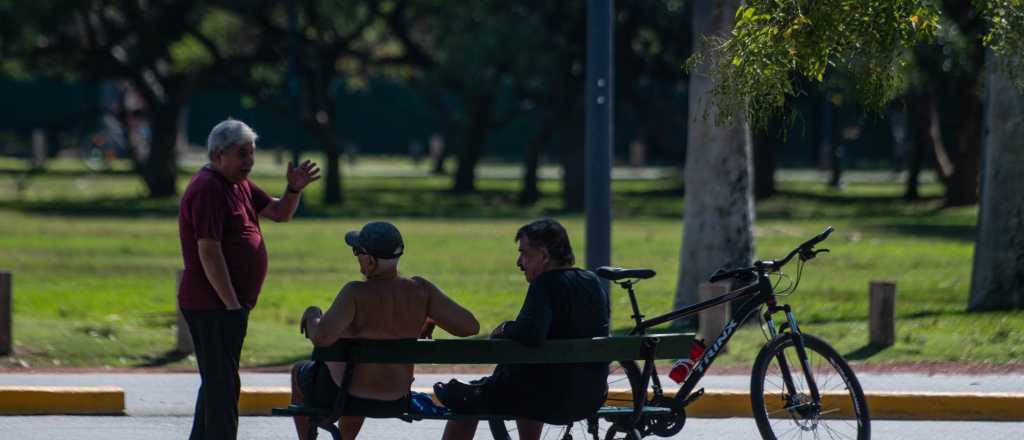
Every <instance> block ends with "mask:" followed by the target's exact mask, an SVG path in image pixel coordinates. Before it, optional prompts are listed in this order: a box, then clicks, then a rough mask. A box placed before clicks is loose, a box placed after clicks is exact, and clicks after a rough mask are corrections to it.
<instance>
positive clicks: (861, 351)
mask: <svg viewBox="0 0 1024 440" xmlns="http://www.w3.org/2000/svg"><path fill="white" fill-rule="evenodd" d="M887 348H889V347H883V346H880V345H873V344H868V345H865V346H863V347H861V348H858V349H856V350H853V351H851V352H849V353H846V354H844V355H843V357H844V358H846V360H848V361H862V360H865V359H869V358H871V357H872V356H874V355H876V354H878V353H881V352H883V351H885V349H887Z"/></svg>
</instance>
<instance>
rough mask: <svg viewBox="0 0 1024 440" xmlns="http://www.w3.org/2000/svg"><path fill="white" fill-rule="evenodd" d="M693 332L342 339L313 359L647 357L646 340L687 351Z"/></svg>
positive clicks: (674, 353) (668, 353)
mask: <svg viewBox="0 0 1024 440" xmlns="http://www.w3.org/2000/svg"><path fill="white" fill-rule="evenodd" d="M693 337H694V335H693V333H671V334H656V335H645V336H613V337H606V338H587V339H553V340H548V341H545V342H544V343H543V344H541V345H540V346H538V347H527V346H525V345H522V344H520V343H518V342H515V341H511V340H501V339H498V340H495V339H419V340H413V339H403V340H388V341H385V340H372V341H371V340H355V339H345V340H340V341H338V342H337V343H335V344H334V345H332V346H330V347H317V348H316V349H314V350H313V359H314V360H320V361H335V362H363V363H414V364H502V363H517V364H537V363H540V364H547V363H576V362H609V361H612V360H637V359H644V355H643V352H644V350H643V341H644V340H645V339H646V338H656V339H657V341H658V344H657V349H656V352H655V359H676V358H681V357H686V356H688V355H689V352H690V344H691V343H692V342H693Z"/></svg>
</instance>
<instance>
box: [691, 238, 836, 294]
mask: <svg viewBox="0 0 1024 440" xmlns="http://www.w3.org/2000/svg"><path fill="white" fill-rule="evenodd" d="M834 230H835V229H833V228H832V227H831V226H829V227H826V228H825V230H824V231H822V232H821V233H820V234H818V235H815V236H814V237H812V238H811V239H810V240H807V241H805V242H803V243H801V244H800V246H797V247H796V248H795V249H793V250H792V251H790V252H789V254H788V255H786V258H783V259H781V260H764V261H755V262H754V265H753V266H750V267H744V268H741V269H733V270H729V271H723V270H722V269H718V270H717V271H715V273H714V274H712V275H711V278H710V279H709V280H708V281H710V282H712V283H714V282H718V281H721V280H725V279H729V278H737V277H740V278H741V280H742V279H743V278H746V279H747V281H753V277H751V276H743V275H752V272H755V271H756V272H774V271H777V270H779V269H782V266H785V265H786V263H789V260H792V259H793V257H794V256H796V255H800V259H801V260H803V261H807V260H810V259H812V258H814V257H815V256H817V255H818V254H819V253H822V252H828V249H822V250H818V251H816V250H814V245H816V244H818V243H821V242H823V241H825V239H827V238H828V236H829V235H831V234H832V231H834Z"/></svg>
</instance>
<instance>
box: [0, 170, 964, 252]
mask: <svg viewBox="0 0 1024 440" xmlns="http://www.w3.org/2000/svg"><path fill="white" fill-rule="evenodd" d="M492 184H493V182H490V181H481V186H487V185H492ZM272 192H273V191H272ZM344 199H345V200H344V203H343V204H340V205H325V204H324V203H323V202H322V193H320V192H319V189H316V190H313V191H309V192H307V194H306V195H305V196H304V202H303V203H304V204H303V208H302V212H301V213H300V214H299V217H301V218H366V217H383V218H386V217H407V218H466V219H473V218H482V219H495V218H534V217H539V216H565V215H578V214H579V213H577V212H572V211H567V210H565V209H564V200H563V195H562V193H561V192H558V191H554V190H552V191H546V192H544V193H543V194H542V196H541V198H540V199H539V201H538V202H537V203H535V204H532V205H529V206H526V205H522V204H520V203H519V188H518V185H515V184H507V185H506V184H502V186H501V187H500V188H482V189H478V190H477V191H475V192H473V193H469V194H456V193H453V192H451V191H449V190H448V189H447V184H444V185H441V186H438V185H437V184H436V182H431V181H429V180H416V179H397V180H396V179H384V178H381V179H373V178H367V179H355V180H348V181H346V182H345V187H344ZM940 202H941V200H940V199H938V198H927V199H923V200H922V201H918V202H912V203H908V202H906V201H904V200H903V199H902V198H901V197H896V196H857V195H848V194H843V193H819V192H814V191H792V190H789V191H780V192H779V193H778V194H777V195H776V196H775V197H773V198H771V199H768V200H765V201H759V202H758V206H757V218H758V219H764V220H784V219H792V218H814V217H822V216H825V217H828V218H832V219H848V218H859V219H865V218H872V217H876V218H877V217H887V218H893V220H894V222H892V226H891V228H890V226H889V223H890V222H887V224H886V226H884V227H883V228H884V229H891V230H893V231H894V232H900V231H903V232H907V233H912V234H921V235H924V236H947V235H944V234H950V235H949V236H952V237H955V238H956V239H964V240H967V239H973V235H974V228H973V227H972V226H962V225H929V224H927V222H928V219H927V217H931V216H936V215H939V214H941V213H942V209H941V203H940ZM612 206H614V209H615V210H614V215H615V217H618V218H632V217H648V218H665V219H679V218H680V214H681V212H682V211H683V208H684V206H683V196H682V191H681V190H680V189H679V187H678V185H677V184H673V183H671V182H660V181H659V182H649V184H645V186H644V187H640V188H634V187H626V188H623V189H620V190H617V191H615V192H614V193H613V200H612ZM0 209H11V210H17V211H22V212H25V213H32V214H44V215H60V216H81V217H124V218H137V217H145V216H149V217H153V216H156V217H169V218H173V217H175V216H176V215H177V211H178V199H177V198H176V197H168V198H163V199H150V198H147V197H140V196H134V195H133V196H103V195H100V196H97V197H94V198H87V199H75V198H59V199H51V200H12V199H7V200H3V201H0ZM900 217H904V218H906V219H907V220H904V221H900V220H899V219H898V218H900ZM922 217H925V219H924V220H921V218H922Z"/></svg>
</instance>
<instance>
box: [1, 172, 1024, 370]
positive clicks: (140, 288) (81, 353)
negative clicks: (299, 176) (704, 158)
mask: <svg viewBox="0 0 1024 440" xmlns="http://www.w3.org/2000/svg"><path fill="white" fill-rule="evenodd" d="M267 162H270V161H267ZM16 165H17V163H15V162H13V161H10V160H8V161H7V162H3V161H0V225H2V228H3V233H2V234H0V268H3V269H7V270H10V271H12V272H13V274H14V286H15V287H14V310H15V315H14V339H15V344H16V350H17V354H16V355H15V356H13V357H9V358H3V359H0V366H2V365H17V364H22V365H31V366H33V367H55V366H60V367H67V366H113V367H131V366H144V365H169V366H172V367H177V366H188V365H192V364H194V361H193V360H192V359H190V358H185V359H179V360H173V359H167V358H166V354H167V353H168V351H169V350H170V349H171V348H172V347H173V346H174V337H175V329H174V325H175V319H174V317H175V316H174V307H175V305H174V304H175V284H174V273H175V270H176V269H177V268H178V267H180V265H181V256H180V249H179V243H178V234H177V221H176V219H177V217H176V205H177V202H176V200H155V201H154V200H146V199H143V198H140V194H142V193H143V187H142V185H141V183H140V181H139V179H137V178H136V177H134V176H132V175H130V174H124V173H120V174H119V173H107V174H90V173H83V172H79V171H77V170H76V169H75V167H74V165H73V164H72V165H68V164H64V165H62V167H61V168H58V169H59V171H58V172H53V173H49V174H40V175H34V176H32V177H30V178H28V179H27V180H26V179H25V177H24V176H23V175H22V174H19V173H17V172H13V171H11V169H12V168H13V167H14V166H16ZM364 166H365V167H368V168H371V167H374V166H376V167H385V168H386V167H387V166H388V163H387V162H386V161H385V162H383V163H374V162H372V161H371V162H369V163H368V164H366V165H358V166H356V167H347V168H346V171H347V174H346V179H345V195H346V198H347V201H346V204H345V205H343V206H340V207H325V206H322V205H321V204H319V202H318V201H319V198H320V188H319V185H316V186H315V187H314V188H311V190H310V191H308V193H307V195H306V201H307V205H306V207H305V211H304V213H303V215H302V216H301V217H300V218H299V219H297V220H295V221H294V222H292V223H288V224H273V223H271V222H269V221H267V222H265V223H264V233H265V236H266V241H267V246H268V249H269V253H270V270H269V273H268V275H267V279H266V283H265V285H264V289H263V293H262V295H261V297H260V303H259V305H258V306H257V308H256V309H255V310H254V311H253V313H252V315H251V321H250V327H249V329H250V331H249V336H248V338H247V341H246V346H245V351H244V353H243V356H242V362H243V364H244V365H245V366H250V367H251V366H268V365H284V364H288V363H290V362H291V361H293V360H295V359H299V358H304V357H306V356H307V355H308V352H309V345H308V342H306V341H305V340H304V339H303V338H302V337H301V336H300V335H299V333H298V331H297V330H298V329H297V325H298V318H299V315H300V313H301V312H302V310H303V309H304V308H305V307H306V306H307V305H310V304H318V305H320V306H326V305H328V304H329V302H330V301H331V300H332V298H333V296H334V295H335V293H336V292H337V290H338V289H339V287H340V286H341V285H342V284H344V283H345V282H346V281H348V280H352V279H356V278H357V277H358V275H359V274H358V270H357V266H356V264H355V260H354V258H353V257H352V255H351V253H350V252H349V250H348V249H347V248H346V247H345V246H344V244H343V242H342V235H343V234H344V232H345V231H348V230H351V229H356V228H358V227H359V226H361V225H362V224H363V223H364V222H366V221H368V220H372V219H388V220H391V221H393V222H394V223H395V224H397V225H398V226H399V228H400V229H401V230H402V232H403V235H404V236H405V240H406V245H407V253H406V256H405V257H403V258H402V271H403V272H404V273H406V274H417V275H422V276H425V277H427V278H430V279H431V280H433V281H434V282H435V283H437V284H438V285H439V286H441V287H442V288H443V289H444V290H445V291H446V292H448V294H449V295H451V296H452V297H453V298H455V299H456V300H457V301H459V302H460V303H463V304H464V305H466V306H467V307H469V308H470V310H472V311H473V312H474V313H475V314H476V315H477V317H478V318H479V319H480V321H481V323H482V324H483V326H484V328H485V329H489V328H491V327H493V326H494V325H496V324H498V323H499V322H501V321H502V320H505V319H511V318H513V317H514V315H515V313H516V311H517V310H518V306H519V305H520V304H521V301H522V298H523V294H524V292H525V290H526V283H525V281H524V280H523V277H522V275H521V274H520V272H519V271H518V269H517V268H516V267H515V258H516V251H515V249H516V248H515V243H513V237H512V236H513V234H514V232H515V230H516V228H517V227H518V226H519V225H521V224H522V223H524V222H526V221H528V220H529V219H531V218H534V217H537V216H541V215H553V216H556V217H558V218H559V219H560V220H563V221H564V222H565V223H566V225H567V227H568V228H569V230H570V232H571V233H572V238H573V240H574V243H575V244H576V252H577V255H579V256H581V257H582V256H583V255H584V254H585V252H584V249H585V243H584V242H583V232H584V230H583V220H582V218H581V217H580V216H578V215H566V214H563V213H561V212H560V211H559V209H560V208H559V207H560V206H561V202H560V195H559V193H558V191H559V189H560V185H559V183H558V182H557V181H544V182H543V184H542V189H543V190H544V191H545V196H544V197H543V198H542V200H541V201H540V202H539V203H538V204H537V205H535V206H532V207H529V208H524V207H519V206H516V204H515V203H514V201H515V198H516V195H517V190H518V186H519V183H518V181H516V180H514V179H502V178H488V177H486V176H487V167H484V170H483V172H482V174H483V175H484V176H485V177H484V178H482V179H481V181H480V185H479V186H480V188H481V191H480V192H479V193H478V194H474V195H469V196H456V195H452V194H449V193H447V192H445V191H443V190H444V189H445V188H447V185H448V184H449V181H448V179H447V178H442V177H417V178H409V177H373V176H371V175H369V174H366V175H364V174H361V169H362V168H361V167H364ZM4 170H6V171H4ZM187 175H188V174H187V173H185V174H183V177H182V179H181V181H180V184H181V185H185V184H186V183H187ZM282 175H283V172H282V171H281V170H280V167H277V166H274V165H273V164H264V163H262V162H261V163H260V167H259V168H258V169H257V174H256V176H255V178H254V180H255V181H256V182H257V184H259V185H261V186H263V187H264V188H267V189H268V190H270V191H271V192H272V193H279V192H280V191H279V189H280V188H283V187H284V180H283V178H282V177H280V176H282ZM808 176H810V178H808ZM853 177H856V176H853ZM780 178H781V183H780V185H781V189H782V192H781V193H780V194H779V195H778V196H777V197H774V198H772V199H770V200H768V201H765V202H763V203H760V204H759V206H758V213H757V215H758V219H757V223H756V235H757V248H756V249H757V255H758V256H759V257H761V258H774V257H779V256H781V255H782V254H783V253H784V252H785V251H788V250H789V249H791V248H792V247H793V246H795V245H796V244H798V243H799V242H801V241H802V240H804V239H806V238H807V237H809V236H811V235H813V234H816V233H818V232H820V230H821V229H822V228H823V227H824V226H826V225H833V226H835V228H836V233H835V234H833V236H832V238H830V239H829V241H827V242H826V246H825V247H828V248H830V249H831V250H832V252H831V253H830V254H827V255H825V256H823V257H822V258H819V259H816V260H814V261H813V262H811V263H809V264H808V266H807V267H806V270H805V272H804V278H803V281H802V282H801V284H800V288H799V290H798V291H797V292H796V293H794V294H793V295H791V296H789V297H787V298H785V302H788V303H790V304H792V305H793V306H794V308H795V311H796V315H797V317H798V319H800V320H801V323H802V327H803V329H804V330H805V331H807V332H811V333H815V334H818V335H820V336H822V337H824V338H825V339H826V340H828V341H830V342H832V343H833V345H835V346H836V347H837V348H838V349H839V351H840V352H842V353H844V354H846V355H847V356H848V357H850V358H851V359H853V360H858V361H864V362H879V361H892V360H903V361H920V360H943V361H970V362H993V363H1007V362H1024V313H1021V312H1000V313H984V314H967V313H965V312H964V309H965V305H966V302H967V293H968V289H969V285H970V272H971V264H972V250H973V239H974V235H975V226H974V224H975V220H976V213H975V211H976V210H975V209H940V208H939V204H940V201H939V200H938V196H939V194H940V191H941V189H940V188H939V187H938V186H937V185H935V184H927V185H925V186H924V188H923V189H924V194H925V197H926V198H925V199H924V200H923V201H920V202H915V203H907V202H904V201H903V200H901V199H900V198H899V195H900V193H901V187H900V185H899V184H898V183H892V182H890V181H887V180H886V179H884V178H867V179H859V180H858V179H856V178H851V183H850V184H849V185H848V186H847V187H846V188H845V189H844V190H843V191H842V192H833V191H828V190H826V189H824V188H823V185H822V184H820V183H819V182H818V181H815V180H813V178H814V173H810V174H808V173H786V172H784V173H783V174H782V175H781V176H780ZM19 188H20V189H19ZM677 188H678V183H677V182H676V181H674V180H673V179H668V178H666V179H658V180H639V181H617V182H616V183H615V196H614V201H613V206H614V215H615V221H614V226H613V243H612V253H613V256H612V259H613V262H614V263H615V264H618V265H622V266H644V267H650V268H653V269H655V270H657V272H658V276H657V277H656V278H654V279H652V280H648V281H644V282H643V283H642V284H641V285H640V286H639V290H638V292H639V298H640V302H641V305H642V308H643V311H644V313H646V314H647V315H649V316H650V315H654V314H658V313H662V312H666V311H668V310H670V307H671V304H672V296H673V292H674V286H675V283H676V279H677V275H678V271H679V267H678V261H679V260H678V253H679V246H680V240H681V232H682V222H681V218H682V217H681V212H682V208H683V203H682V196H681V193H679V191H678V190H677ZM870 280H895V281H896V282H897V284H898V287H897V288H898V293H897V315H898V321H897V324H896V331H897V342H896V345H895V346H893V347H890V348H888V349H885V350H881V351H879V350H875V349H872V348H870V347H867V346H866V343H867V338H868V336H867V323H866V316H867V308H868V306H867V300H866V299H867V293H868V283H869V281H870ZM612 298H613V321H614V325H615V327H616V329H619V330H624V329H625V328H627V326H628V322H629V310H628V308H629V306H628V300H627V298H626V296H625V294H624V292H622V291H620V290H618V289H615V290H614V291H613V292H612ZM762 342H763V336H762V334H761V331H760V330H759V329H758V328H757V326H749V327H745V328H744V329H743V330H741V331H740V332H739V333H738V334H737V336H736V337H735V338H734V339H733V342H732V343H731V344H730V347H729V348H730V350H729V353H728V354H727V355H726V356H725V357H723V358H721V359H720V361H719V362H725V363H733V364H735V363H749V362H751V360H752V359H753V357H754V355H755V354H756V350H757V346H759V345H760V344H761V343H762Z"/></svg>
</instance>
